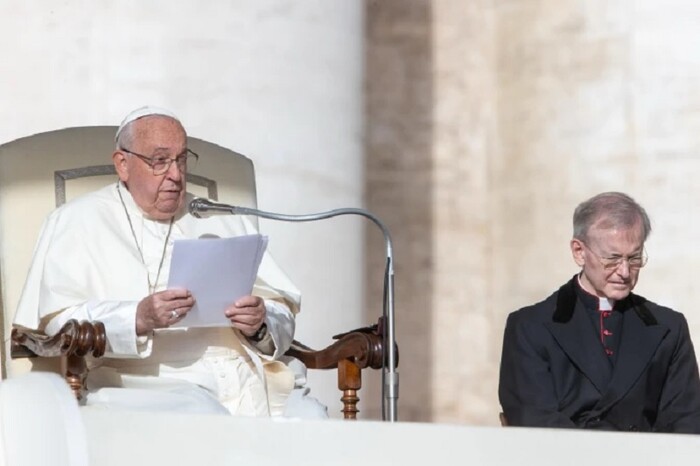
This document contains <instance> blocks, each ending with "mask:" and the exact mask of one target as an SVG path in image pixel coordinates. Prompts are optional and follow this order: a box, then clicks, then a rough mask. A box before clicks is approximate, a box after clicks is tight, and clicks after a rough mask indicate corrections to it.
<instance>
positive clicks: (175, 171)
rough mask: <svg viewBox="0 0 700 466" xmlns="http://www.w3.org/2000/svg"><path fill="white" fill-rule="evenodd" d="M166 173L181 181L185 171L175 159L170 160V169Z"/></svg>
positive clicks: (172, 178)
mask: <svg viewBox="0 0 700 466" xmlns="http://www.w3.org/2000/svg"><path fill="white" fill-rule="evenodd" d="M165 174H166V175H167V176H168V178H170V179H171V180H173V181H180V180H181V179H182V175H183V173H182V172H181V171H180V168H179V167H178V165H177V162H176V161H175V160H173V161H171V162H170V166H169V167H168V171H167V172H165Z"/></svg>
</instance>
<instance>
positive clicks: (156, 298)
mask: <svg viewBox="0 0 700 466" xmlns="http://www.w3.org/2000/svg"><path fill="white" fill-rule="evenodd" d="M192 306H194V297H193V296H192V293H190V292H189V291H188V290H184V289H170V290H165V291H159V292H157V293H153V294H152V295H150V296H147V297H145V298H144V299H142V300H141V301H140V302H139V304H138V306H137V307H136V334H137V335H145V334H147V333H148V332H150V331H152V330H155V329H158V328H167V327H170V326H171V325H173V324H176V323H177V322H179V321H181V320H182V319H183V318H184V317H185V316H186V315H187V313H188V312H190V311H191V310H192ZM265 313H266V310H265V301H264V300H263V299H262V298H260V297H259V296H244V297H242V298H240V299H238V300H237V301H236V302H235V303H233V304H232V305H231V306H229V307H228V308H226V310H225V311H224V314H225V315H226V317H227V318H228V319H229V321H230V322H231V325H232V326H233V327H234V328H237V329H238V330H240V331H241V333H243V334H244V335H245V336H248V337H249V336H252V335H255V333H256V332H257V331H258V329H259V328H260V326H261V325H262V324H263V322H264V321H265Z"/></svg>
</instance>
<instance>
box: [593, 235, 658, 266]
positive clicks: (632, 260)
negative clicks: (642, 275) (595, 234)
mask: <svg viewBox="0 0 700 466" xmlns="http://www.w3.org/2000/svg"><path fill="white" fill-rule="evenodd" d="M581 244H583V245H584V246H586V249H588V250H589V251H591V253H592V254H593V255H594V256H595V257H596V259H598V262H600V264H601V265H602V266H603V268H604V269H605V270H611V271H612V270H617V268H618V267H619V266H621V265H622V263H623V262H624V261H627V266H628V267H629V268H630V269H641V268H642V267H644V266H645V265H647V261H648V260H649V257H648V256H647V252H646V250H644V249H643V250H642V252H641V253H639V254H635V255H634V256H621V255H618V254H613V255H612V256H610V257H601V256H599V255H598V254H596V252H595V251H594V250H593V249H591V248H590V246H588V245H587V244H586V243H584V242H583V241H581Z"/></svg>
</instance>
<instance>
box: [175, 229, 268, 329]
mask: <svg viewBox="0 0 700 466" xmlns="http://www.w3.org/2000/svg"><path fill="white" fill-rule="evenodd" d="M266 248H267V237H266V236H262V235H246V236H237V237H233V238H207V239H194V240H179V241H175V245H174V246H173V256H172V261H171V263H170V278H169V280H168V288H185V289H187V290H190V291H191V292H192V295H193V296H194V299H195V304H194V307H193V308H192V310H191V311H190V312H188V313H187V316H186V317H185V318H184V319H182V320H181V321H179V322H178V323H176V324H174V325H173V327H230V326H231V322H230V321H229V319H228V318H227V317H226V315H225V314H224V311H225V310H226V308H227V307H229V306H231V305H232V304H233V303H234V302H235V301H236V300H237V299H238V298H240V297H242V296H247V295H250V294H251V293H252V290H253V285H254V284H255V279H256V277H257V275H258V268H259V267H260V262H261V261H262V257H263V253H264V252H265V249H266Z"/></svg>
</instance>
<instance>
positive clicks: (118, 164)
mask: <svg viewBox="0 0 700 466" xmlns="http://www.w3.org/2000/svg"><path fill="white" fill-rule="evenodd" d="M112 162H113V163H114V169H115V170H116V171H117V175H118V176H119V179H120V180H121V181H122V183H126V182H127V181H129V165H128V164H127V160H126V154H125V153H124V152H122V151H120V150H118V151H115V152H114V153H113V154H112Z"/></svg>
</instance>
